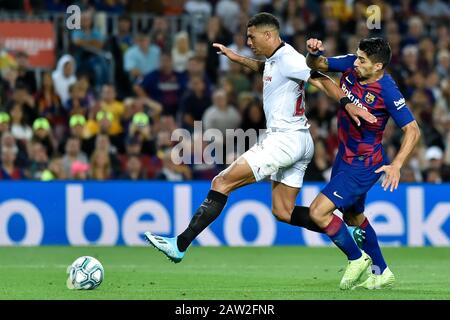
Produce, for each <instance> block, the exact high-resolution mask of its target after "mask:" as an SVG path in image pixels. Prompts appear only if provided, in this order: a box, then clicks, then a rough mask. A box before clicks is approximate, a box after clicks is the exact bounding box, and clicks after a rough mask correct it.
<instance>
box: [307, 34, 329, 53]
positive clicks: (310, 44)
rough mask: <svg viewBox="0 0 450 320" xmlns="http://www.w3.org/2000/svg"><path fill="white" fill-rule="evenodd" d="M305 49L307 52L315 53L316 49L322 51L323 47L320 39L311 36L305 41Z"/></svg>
mask: <svg viewBox="0 0 450 320" xmlns="http://www.w3.org/2000/svg"><path fill="white" fill-rule="evenodd" d="M306 49H307V50H308V52H309V53H312V54H315V53H317V52H318V51H324V50H325V47H324V45H323V43H322V41H321V40H319V39H314V38H311V39H308V41H306Z"/></svg>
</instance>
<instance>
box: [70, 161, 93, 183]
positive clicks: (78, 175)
mask: <svg viewBox="0 0 450 320" xmlns="http://www.w3.org/2000/svg"><path fill="white" fill-rule="evenodd" d="M89 169H90V165H89V164H88V163H86V162H83V161H79V160H75V161H73V162H72V163H71V165H70V178H71V179H73V180H87V179H88V178H89Z"/></svg>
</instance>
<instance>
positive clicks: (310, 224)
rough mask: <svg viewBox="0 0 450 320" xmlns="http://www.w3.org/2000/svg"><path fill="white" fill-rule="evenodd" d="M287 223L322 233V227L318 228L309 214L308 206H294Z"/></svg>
mask: <svg viewBox="0 0 450 320" xmlns="http://www.w3.org/2000/svg"><path fill="white" fill-rule="evenodd" d="M289 224H291V225H293V226H298V227H303V228H306V229H308V230H311V231H315V232H320V233H324V231H323V230H322V228H320V227H319V226H318V225H317V224H316V223H315V222H314V221H313V220H312V219H311V217H310V216H309V207H303V206H295V208H294V210H293V211H292V215H291V221H290V222H289Z"/></svg>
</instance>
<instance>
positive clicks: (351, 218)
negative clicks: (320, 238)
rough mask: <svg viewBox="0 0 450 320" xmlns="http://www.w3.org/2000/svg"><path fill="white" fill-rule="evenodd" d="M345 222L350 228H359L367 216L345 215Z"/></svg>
mask: <svg viewBox="0 0 450 320" xmlns="http://www.w3.org/2000/svg"><path fill="white" fill-rule="evenodd" d="M343 218H344V222H345V223H346V224H347V225H349V226H355V227H359V226H360V225H361V223H362V222H363V221H364V219H365V216H364V215H363V214H358V215H353V214H344V215H343Z"/></svg>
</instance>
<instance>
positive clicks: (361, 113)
mask: <svg viewBox="0 0 450 320" xmlns="http://www.w3.org/2000/svg"><path fill="white" fill-rule="evenodd" d="M308 82H309V83H311V84H312V85H313V86H315V87H317V88H318V89H319V90H321V91H323V92H325V94H326V95H327V96H328V97H330V98H332V99H333V100H335V101H338V102H339V103H341V104H343V106H344V107H345V110H347V113H348V114H349V115H350V117H351V118H352V119H353V120H354V121H355V122H356V124H357V125H358V126H360V125H361V121H360V120H359V119H360V118H361V119H363V120H364V121H367V122H368V123H375V122H377V118H376V117H375V116H374V115H373V114H371V113H370V112H369V111H367V110H365V109H362V108H359V107H357V106H356V105H354V104H353V103H351V102H350V99H348V98H347V99H343V98H346V96H345V94H344V92H343V91H342V90H341V89H340V88H339V87H338V86H337V84H336V83H335V82H334V81H333V79H331V78H330V77H328V76H327V75H325V74H323V73H321V72H317V71H314V72H313V73H312V74H311V77H310V78H309V80H308Z"/></svg>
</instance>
